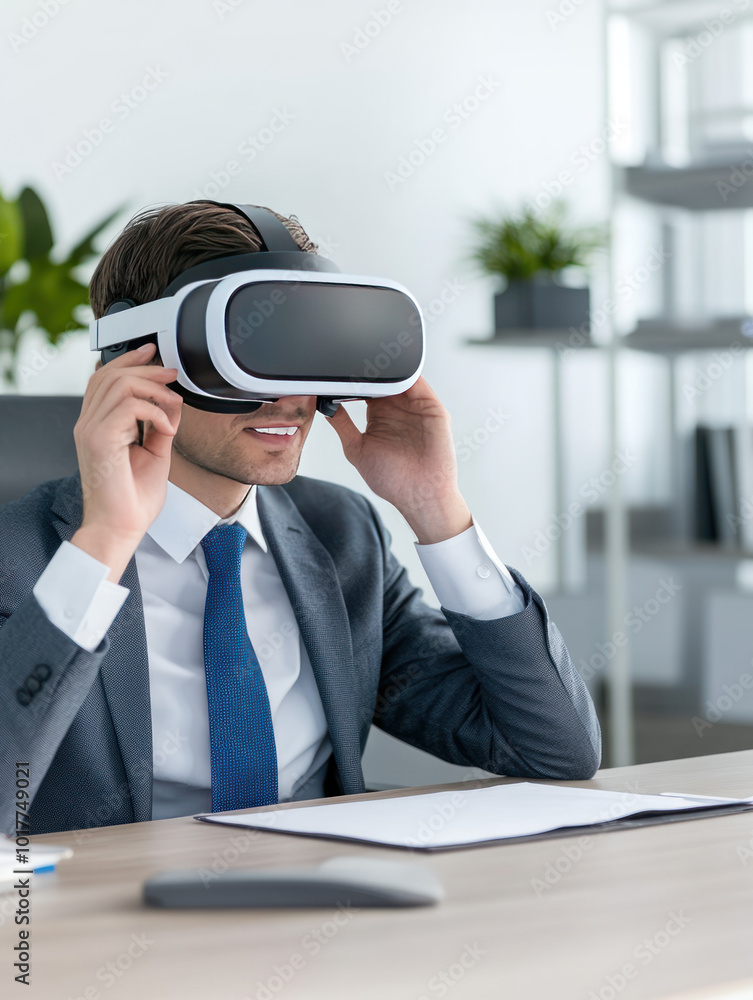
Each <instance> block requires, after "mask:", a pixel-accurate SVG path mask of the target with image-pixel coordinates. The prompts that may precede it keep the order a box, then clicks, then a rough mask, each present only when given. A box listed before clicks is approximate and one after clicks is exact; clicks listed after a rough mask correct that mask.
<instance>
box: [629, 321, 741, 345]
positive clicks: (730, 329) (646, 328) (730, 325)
mask: <svg viewBox="0 0 753 1000" xmlns="http://www.w3.org/2000/svg"><path fill="white" fill-rule="evenodd" d="M622 345H623V346H624V347H629V348H630V349H631V350H634V351H648V352H650V353H655V354H682V353H685V352H687V351H720V350H725V349H727V350H729V348H730V347H732V346H733V345H738V346H739V347H740V348H741V349H745V350H747V349H748V348H751V347H753V318H752V317H750V316H738V317H734V318H730V319H719V320H716V322H713V323H693V322H690V321H687V322H682V321H676V322H671V321H667V320H660V319H656V320H641V321H640V322H639V323H638V326H637V327H636V329H635V330H633V332H632V333H628V334H626V335H625V336H624V337H623V338H622Z"/></svg>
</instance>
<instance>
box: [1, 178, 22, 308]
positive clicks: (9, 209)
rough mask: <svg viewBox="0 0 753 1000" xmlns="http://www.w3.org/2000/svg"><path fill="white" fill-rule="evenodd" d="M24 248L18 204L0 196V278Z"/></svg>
mask: <svg viewBox="0 0 753 1000" xmlns="http://www.w3.org/2000/svg"><path fill="white" fill-rule="evenodd" d="M22 247H23V218H22V216H21V210H20V208H19V206H18V203H17V202H15V201H6V200H5V198H3V196H2V195H0V278H2V277H3V275H5V274H7V272H8V271H9V270H10V268H11V267H12V265H13V264H15V262H16V261H17V260H18V259H19V257H20V256H21V252H22ZM1 307H2V303H1V301H0V308H1ZM1 315H2V314H0V319H1Z"/></svg>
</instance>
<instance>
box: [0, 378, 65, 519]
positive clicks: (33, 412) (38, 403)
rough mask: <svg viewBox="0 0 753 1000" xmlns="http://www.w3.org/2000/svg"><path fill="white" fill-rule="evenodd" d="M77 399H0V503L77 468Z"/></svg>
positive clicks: (52, 397)
mask: <svg viewBox="0 0 753 1000" xmlns="http://www.w3.org/2000/svg"><path fill="white" fill-rule="evenodd" d="M80 412H81V397H80V396H0V504H4V503H9V502H10V501H11V500H17V499H18V498H19V497H22V496H24V495H25V494H26V493H28V492H29V490H30V489H32V488H33V487H34V486H37V485H38V484H39V483H43V482H46V481H47V480H48V479H60V478H61V477H62V476H69V475H71V473H73V472H75V471H76V469H77V468H78V459H77V457H76V446H75V444H74V441H73V425H74V424H75V423H76V421H77V420H78V415H79V413H80Z"/></svg>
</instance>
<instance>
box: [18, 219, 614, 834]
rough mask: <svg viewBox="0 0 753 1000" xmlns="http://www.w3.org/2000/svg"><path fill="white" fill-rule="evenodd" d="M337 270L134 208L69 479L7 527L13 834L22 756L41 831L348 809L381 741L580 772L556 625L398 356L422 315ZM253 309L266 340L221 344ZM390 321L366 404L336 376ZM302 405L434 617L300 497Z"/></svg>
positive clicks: (275, 240) (286, 227)
mask: <svg viewBox="0 0 753 1000" xmlns="http://www.w3.org/2000/svg"><path fill="white" fill-rule="evenodd" d="M286 240H287V241H288V244H287V245H286V243H285V241H286ZM276 253H277V254H278V257H277V258H276V257H275V254H276ZM254 268H259V269H261V270H259V272H258V275H259V276H258V278H256V279H255V278H254V270H253V269H254ZM275 269H277V270H276V271H275ZM296 269H297V271H298V276H297V278H296V277H295V272H296ZM273 271H275V274H273V273H272V272H273ZM335 272H336V269H335V268H334V265H331V262H327V261H326V260H324V259H323V258H320V257H319V256H318V255H317V254H316V247H315V246H314V245H313V244H312V243H311V241H310V240H309V238H308V237H307V235H306V233H305V232H304V230H303V229H302V227H301V226H300V224H298V222H297V221H296V220H294V219H285V218H283V217H282V216H279V215H277V214H276V213H271V212H269V210H264V209H258V208H257V209H252V208H251V207H248V206H240V207H239V206H230V205H218V204H216V203H212V202H207V201H199V202H191V203H188V204H185V205H176V206H170V207H168V208H164V209H159V210H150V211H147V212H143V213H141V214H140V215H138V216H137V217H136V218H135V219H133V220H132V221H131V223H129V225H128V226H127V227H126V229H125V230H124V232H123V233H121V235H120V236H119V237H118V238H117V239H116V240H115V241H114V243H113V244H112V245H111V246H110V247H109V248H108V250H107V251H106V253H105V254H104V256H103V257H102V260H101V261H100V264H99V265H98V267H97V270H96V272H95V274H94V276H93V278H92V282H91V286H90V294H91V302H92V308H93V310H94V314H95V317H96V318H97V321H96V322H95V323H94V324H93V333H92V336H93V347H94V348H96V349H98V350H102V360H103V361H104V362H105V364H103V365H98V369H97V370H96V371H95V373H94V374H93V375H92V377H91V379H90V380H89V384H88V386H87V389H86V393H85V395H84V401H83V406H82V410H81V415H80V418H79V420H78V423H77V425H76V428H75V431H74V436H75V441H76V448H77V452H78V459H79V472H78V473H77V474H76V475H74V476H72V477H70V478H67V479H63V480H58V481H55V482H50V483H45V484H43V485H42V486H40V487H37V488H36V489H35V490H33V491H32V492H31V493H30V494H28V495H27V496H26V497H24V498H23V499H22V500H19V501H17V502H16V503H14V504H9V505H7V506H6V507H5V508H2V509H0V545H2V547H3V550H4V553H5V554H6V557H7V565H11V566H16V567H17V571H16V573H15V574H14V575H13V576H12V579H10V581H9V583H8V585H7V586H6V587H5V589H4V591H3V592H2V593H0V624H1V625H2V628H0V663H1V664H2V668H1V670H2V681H3V692H2V698H0V746H2V760H3V761H4V762H5V767H4V771H5V773H4V774H3V776H2V779H0V820H1V821H2V826H3V829H5V830H6V832H10V831H11V830H12V829H13V828H14V822H15V806H14V800H13V792H12V789H11V768H10V766H8V763H9V762H10V761H23V762H28V764H29V771H30V783H31V787H30V794H31V800H32V801H31V809H30V821H31V829H32V832H35V833H41V832H47V831H55V830H66V829H81V828H85V827H90V826H100V825H111V824H115V823H128V822H133V821H139V820H148V819H152V818H154V819H158V818H164V817H168V816H181V815H190V814H192V813H196V812H202V811H218V810H222V809H235V808H250V807H253V806H257V805H265V804H270V803H273V802H277V801H284V800H289V799H305V798H314V797H317V796H322V795H332V794H342V793H355V792H361V791H363V790H364V784H363V775H362V771H361V756H362V753H363V750H364V746H365V743H366V739H367V736H368V733H369V729H370V726H371V725H372V723H374V724H376V725H377V726H379V727H381V728H382V729H383V730H385V731H386V732H387V733H391V734H392V735H394V736H396V737H398V738H400V739H402V740H404V741H406V742H407V743H410V744H412V745H414V746H416V747H419V748H421V749H423V750H426V751H428V752H429V753H432V754H435V755H436V756H438V757H441V758H442V759H444V760H447V761H451V762H453V763H455V764H460V765H464V766H469V767H470V766H473V767H480V768H484V769H486V770H489V771H492V772H494V773H499V774H507V775H514V776H526V777H534V778H554V779H581V778H588V777H590V776H591V775H592V774H593V773H594V771H595V770H596V768H597V767H598V765H599V760H600V753H601V743H600V734H599V727H598V722H597V720H596V716H595V713H594V709H593V705H592V703H591V700H590V697H589V695H588V692H587V691H586V689H585V686H584V685H583V683H582V681H581V679H580V677H579V676H578V674H577V672H576V671H575V669H574V667H573V664H572V661H571V659H570V657H569V655H568V652H567V649H566V648H565V645H564V642H563V640H562V638H561V636H560V634H559V632H558V630H557V628H556V626H555V625H554V624H553V623H552V622H551V621H550V619H549V617H548V614H547V610H546V607H545V605H544V603H543V601H542V600H541V598H540V597H539V596H538V595H537V594H536V593H535V592H534V591H533V590H532V589H531V587H530V586H529V585H528V583H527V582H526V581H525V580H524V579H523V577H522V576H521V575H520V574H519V573H517V572H516V571H515V570H510V569H508V568H507V567H505V566H504V565H503V564H502V563H501V562H500V561H499V560H498V559H497V557H496V555H495V554H494V552H493V551H492V550H491V548H490V547H489V543H488V541H487V540H486V539H485V537H484V535H483V533H482V532H481V530H480V528H479V527H478V526H477V525H476V524H475V523H474V521H473V518H472V516H471V513H470V511H469V509H468V507H467V505H466V503H465V501H464V500H463V497H462V495H461V494H460V491H459V489H458V484H457V476H456V463H455V454H454V449H453V442H452V436H451V431H450V420H449V416H448V414H447V412H446V410H445V409H444V408H443V406H442V405H441V403H440V402H439V400H438V399H437V397H436V396H435V394H434V393H433V392H432V390H431V388H430V387H429V386H428V384H427V383H426V382H425V381H424V380H423V379H422V378H420V377H419V376H418V372H419V371H420V361H421V358H422V347H421V357H419V355H418V353H416V351H415V350H414V351H413V354H412V355H411V350H409V349H408V344H409V341H410V337H408V336H405V331H406V330H408V329H410V330H411V331H412V332H413V333H415V338H416V340H418V339H419V338H418V334H419V333H420V312H419V311H418V310H417V307H416V306H415V303H414V302H413V300H412V299H411V297H410V295H409V294H408V293H406V292H405V290H404V289H401V288H400V286H397V285H394V283H391V282H387V281H384V282H383V281H381V280H379V279H360V278H359V279H354V278H352V277H350V276H340V275H337V274H336V273H335ZM276 274H279V281H280V282H282V284H280V286H279V287H277V285H276V284H275V281H276V280H277V279H276ZM291 274H293V279H294V280H290V279H291ZM286 280H287V281H289V285H287V286H286V285H285V284H284V282H285V281H286ZM265 283H266V284H265ZM262 285H264V288H265V289H266V294H267V299H268V301H270V302H272V303H273V304H276V305H279V309H271V310H270V309H266V310H265V309H261V310H260V312H261V314H262V315H263V314H264V313H267V314H268V316H267V317H265V319H268V318H269V315H271V314H272V313H274V314H275V319H274V321H272V320H270V321H269V322H266V323H265V322H261V321H260V322H259V323H257V324H253V323H252V324H251V326H249V325H248V323H246V326H245V327H243V326H242V325H240V324H237V325H236V336H235V338H233V336H232V333H233V331H232V330H231V329H230V328H229V327H228V328H225V327H224V326H223V328H222V331H221V333H220V334H217V332H216V330H215V332H212V331H213V330H214V329H215V326H216V323H215V320H216V318H217V317H218V316H219V317H222V316H224V317H229V316H231V315H232V310H233V303H236V304H237V302H238V296H239V295H240V296H242V295H243V294H245V291H244V290H248V289H251V293H249V294H251V295H252V298H251V299H248V300H247V301H246V303H245V306H244V308H245V309H246V313H245V314H246V317H247V318H248V316H249V313H248V303H249V302H250V301H252V300H253V301H256V302H257V303H258V302H260V301H263V300H262V299H260V298H259V295H260V294H261V292H262V290H263V289H262ZM301 290H302V291H301ZM223 296H225V297H224V298H223ZM253 296H255V299H253ZM369 296H371V298H369ZM241 301H242V300H241ZM218 302H219V305H218V304H217V303H218ZM213 317H214V318H213ZM353 317H356V322H355V323H354V319H353ZM237 319H238V317H237V316H236V320H237ZM228 322H229V321H228ZM213 324H214V326H213ZM390 324H395V326H394V329H395V330H397V331H398V332H399V333H402V334H403V339H402V341H400V340H398V341H397V342H398V343H401V344H403V345H404V346H405V348H406V350H405V352H404V356H403V357H402V358H401V360H400V362H399V364H397V365H396V368H395V371H388V372H386V373H382V374H380V377H379V378H376V379H374V380H373V382H371V383H369V380H368V379H367V378H366V376H365V375H363V377H361V375H359V374H356V375H354V374H353V371H352V366H353V363H354V359H356V360H357V359H358V358H363V354H364V350H365V349H367V348H365V347H364V345H365V344H369V343H371V346H372V347H373V345H374V344H378V343H379V342H380V341H379V338H380V337H381V338H382V341H384V336H385V335H386V334H385V331H387V332H389V331H390V330H391V329H392V327H391V326H390ZM361 326H363V328H364V329H366V331H367V332H366V334H365V338H366V339H364V335H362V334H361V333H360V332H359V331H360V329H361ZM252 327H253V329H251V328H252ZM302 328H303V332H302ZM248 330H251V332H252V334H253V335H252V336H248V335H247V332H248ZM238 331H240V335H238ZM270 331H271V332H270ZM267 334H269V336H268V337H267V340H266V341H265V339H264V338H265V336H267ZM281 337H282V338H283V341H284V344H285V352H287V355H288V357H287V358H285V357H284V356H283V354H284V352H283V354H281V353H280V352H281V348H280V346H279V345H280V343H281V341H280V338H281ZM348 337H352V338H353V344H354V346H352V347H351V342H350V340H347V339H346V338H348ZM369 337H371V338H372V340H371V341H369V339H368V338H369ZM359 338H360V339H359ZM155 342H156V346H155ZM330 342H331V343H330ZM328 343H329V348H328V347H327V344H328ZM228 344H230V345H231V346H232V344H235V345H236V347H237V350H235V349H233V350H231V351H230V353H228V349H227V345H228ZM312 344H313V345H314V346H313V347H312V346H311V345H312ZM317 344H319V348H318V350H319V353H317V347H316V345H317ZM333 344H334V347H333V346H332V345H333ZM421 344H422V341H421ZM254 352H256V353H254ZM265 352H266V353H265ZM350 354H352V355H353V357H350V356H349V355H350ZM322 356H324V357H325V358H326V361H324V362H322V361H321V357H322ZM366 360H368V358H367V359H366ZM265 365H266V366H267V367H266V368H265ZM322 365H325V367H326V366H329V367H327V368H326V371H325V370H324V368H322ZM283 366H286V367H285V371H283V370H282V367H283ZM317 366H319V367H317ZM349 366H350V367H349ZM401 366H402V367H401ZM371 368H372V369H374V366H373V365H372V366H371ZM374 370H375V369H374ZM362 371H363V372H365V371H366V369H365V368H363V365H362ZM295 388H298V392H295V391H291V390H293V389H295ZM304 390H305V391H304ZM348 396H350V397H359V398H366V399H367V420H366V427H365V430H364V431H363V432H360V431H359V430H358V429H357V427H356V425H355V424H354V423H353V421H352V420H351V418H350V417H349V415H348V414H347V412H346V411H345V410H344V408H343V407H342V406H340V407H339V408H338V407H337V406H336V401H337V400H338V399H343V398H347V397H348ZM333 400H334V401H335V402H333ZM317 409H320V410H322V411H323V412H324V413H325V414H327V417H326V419H328V420H329V422H330V423H331V424H332V426H333V428H334V430H335V431H336V432H337V434H338V436H339V438H340V441H341V443H342V448H343V451H344V454H345V456H346V458H347V459H348V460H349V461H350V462H351V463H352V464H353V465H354V466H355V468H356V469H357V470H358V472H359V473H360V475H361V476H362V478H363V480H364V481H365V483H366V484H367V485H368V486H369V487H370V488H371V489H372V490H373V491H374V492H375V493H376V494H377V495H379V496H380V497H383V498H384V499H386V500H388V501H389V502H391V503H392V504H393V505H394V506H395V507H396V508H397V509H398V510H399V511H400V512H401V514H402V515H403V516H404V517H405V519H406V520H407V522H408V524H409V525H410V526H411V528H412V529H413V531H414V533H415V535H416V539H417V546H418V552H419V555H420V557H421V560H422V562H423V565H424V567H425V569H426V571H427V574H428V576H429V579H430V580H431V583H432V586H433V588H434V590H435V592H436V594H437V597H438V599H439V600H440V602H441V605H442V610H441V611H436V610H434V609H431V608H429V607H428V606H427V605H426V604H424V603H423V601H422V600H421V595H420V592H419V591H417V590H416V589H415V588H414V587H412V586H411V584H410V582H409V581H408V579H407V575H406V573H405V570H404V569H403V568H402V567H401V566H400V564H399V563H398V562H397V560H396V559H395V557H394V556H393V555H392V553H391V552H390V548H389V537H388V535H387V533H386V531H385V529H384V527H383V526H382V524H381V522H380V520H379V518H378V516H377V514H376V512H375V511H374V509H373V507H372V506H371V505H370V504H369V502H368V501H367V500H366V499H365V498H364V497H362V496H361V495H360V494H357V493H355V492H353V491H350V490H347V489H344V488H342V487H339V486H335V485H333V484H331V483H326V482H322V481H319V480H315V479H309V478H304V477H297V476H296V472H297V468H298V464H299V460H300V456H301V449H302V447H303V444H304V442H305V440H306V436H307V434H308V432H309V430H310V428H311V424H312V421H313V420H314V417H315V415H316V411H317Z"/></svg>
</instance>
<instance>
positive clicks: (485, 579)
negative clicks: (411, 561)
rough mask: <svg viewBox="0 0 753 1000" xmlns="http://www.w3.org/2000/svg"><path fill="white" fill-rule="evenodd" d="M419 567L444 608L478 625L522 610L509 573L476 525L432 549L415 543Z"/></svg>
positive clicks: (521, 600)
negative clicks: (476, 620) (475, 620)
mask: <svg viewBox="0 0 753 1000" xmlns="http://www.w3.org/2000/svg"><path fill="white" fill-rule="evenodd" d="M416 549H417V551H418V555H419V558H420V560H421V563H422V565H423V567H424V569H425V570H426V575H427V576H428V577H429V581H430V582H431V585H432V587H433V588H434V593H435V594H436V595H437V599H438V600H439V602H440V604H441V605H442V607H443V608H446V609H447V610H448V611H455V612H457V613H459V614H462V615H468V616H469V617H471V618H477V619H478V620H479V621H491V620H492V619H494V618H506V617H507V616H508V615H515V614H517V613H518V612H519V611H522V610H523V609H524V608H525V598H524V596H523V592H522V590H521V589H520V587H519V586H518V585H517V583H516V582H515V581H514V580H513V578H512V576H511V574H510V571H509V570H508V568H507V567H506V566H505V565H504V563H502V562H501V561H500V560H499V559H498V558H497V555H496V553H495V552H494V549H493V548H492V547H491V545H490V544H489V540H488V539H487V537H486V535H485V534H484V533H483V531H482V530H481V528H480V527H479V526H478V525H477V524H476V522H475V520H474V522H473V525H472V526H471V527H470V528H468V529H467V530H466V531H461V532H460V534H459V535H455V536H454V537H452V538H446V539H445V540H444V541H443V542H434V543H432V544H431V545H419V544H418V543H416Z"/></svg>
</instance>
